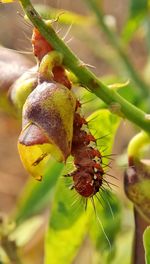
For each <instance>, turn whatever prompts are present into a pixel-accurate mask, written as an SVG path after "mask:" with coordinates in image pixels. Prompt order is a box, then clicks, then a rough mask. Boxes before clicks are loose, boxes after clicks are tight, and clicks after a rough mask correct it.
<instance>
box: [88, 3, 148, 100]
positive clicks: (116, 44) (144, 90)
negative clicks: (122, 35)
mask: <svg viewBox="0 0 150 264" xmlns="http://www.w3.org/2000/svg"><path fill="white" fill-rule="evenodd" d="M86 2H87V3H88V5H89V6H90V8H91V9H92V10H93V12H94V13H95V15H96V17H97V21H98V24H99V26H100V28H101V29H102V30H103V32H104V33H105V34H106V36H107V38H108V40H109V41H110V43H111V45H112V46H113V48H114V49H115V50H116V52H117V54H118V55H119V57H120V59H121V61H122V62H123V64H124V66H125V67H126V70H127V71H128V74H129V75H130V77H131V79H132V80H133V81H134V83H135V85H136V87H137V88H138V89H139V92H140V94H141V96H142V97H147V96H149V94H150V92H149V86H148V85H147V84H146V83H145V82H144V80H143V79H142V78H141V77H140V76H139V74H138V73H137V71H136V70H135V68H134V67H133V65H132V63H131V61H130V59H129V57H128V55H127V53H126V52H125V50H124V48H123V46H122V44H121V42H120V40H119V39H118V37H117V35H116V34H115V33H114V32H113V31H111V30H110V29H109V27H108V26H107V25H106V23H105V21H104V15H103V13H102V11H101V9H100V8H99V1H97V0H86Z"/></svg>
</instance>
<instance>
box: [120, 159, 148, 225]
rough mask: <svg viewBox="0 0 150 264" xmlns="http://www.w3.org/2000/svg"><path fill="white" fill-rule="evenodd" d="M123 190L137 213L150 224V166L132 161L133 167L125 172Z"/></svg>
mask: <svg viewBox="0 0 150 264" xmlns="http://www.w3.org/2000/svg"><path fill="white" fill-rule="evenodd" d="M124 188H125V192H126V195H127V197H128V198H129V199H130V200H131V201H132V202H133V203H134V206H135V207H136V209H137V210H138V211H139V213H140V214H141V215H142V216H143V217H144V218H145V219H146V220H147V221H148V222H150V191H149V190H150V166H149V165H147V164H146V163H144V162H141V161H139V160H134V165H133V166H130V167H129V168H128V169H127V170H126V173H125V178H124Z"/></svg>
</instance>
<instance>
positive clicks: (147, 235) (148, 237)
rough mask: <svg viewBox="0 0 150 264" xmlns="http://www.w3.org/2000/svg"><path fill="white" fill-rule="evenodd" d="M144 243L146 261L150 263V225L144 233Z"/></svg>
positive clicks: (147, 263)
mask: <svg viewBox="0 0 150 264" xmlns="http://www.w3.org/2000/svg"><path fill="white" fill-rule="evenodd" d="M143 243H144V249H145V262H146V264H149V263H150V227H147V228H146V229H145V231H144V234H143Z"/></svg>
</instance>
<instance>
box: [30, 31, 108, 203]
mask: <svg viewBox="0 0 150 264" xmlns="http://www.w3.org/2000/svg"><path fill="white" fill-rule="evenodd" d="M32 45H33V51H34V55H35V56H36V57H37V58H38V61H39V64H40V62H41V60H42V58H43V57H44V56H45V55H46V54H47V53H48V52H50V51H53V50H54V49H53V47H52V46H51V45H50V44H48V43H47V41H46V40H45V39H44V37H42V36H41V34H40V33H39V31H38V30H37V29H34V30H33V36H32ZM52 72H53V79H52V80H51V81H55V82H57V83H60V84H63V85H64V86H65V87H67V88H68V89H71V86H72V85H71V82H70V80H69V79H68V77H67V75H66V72H65V68H64V66H63V65H54V67H53V69H52ZM80 110H81V103H80V101H79V100H76V109H75V113H74V122H73V139H72V147H71V153H70V154H71V155H72V156H73V157H74V165H75V170H74V171H73V172H71V173H69V174H67V175H66V176H67V177H71V178H72V180H73V185H72V189H75V190H76V192H77V193H78V194H79V195H81V196H82V197H84V198H90V197H93V196H94V195H95V194H96V193H97V192H99V190H100V188H101V186H102V185H103V176H104V174H105V172H104V169H103V167H102V155H101V153H100V151H99V150H98V149H97V146H96V139H95V137H94V136H93V135H92V134H91V133H90V131H89V129H88V123H87V121H86V119H85V118H84V117H83V116H82V115H81V114H80Z"/></svg>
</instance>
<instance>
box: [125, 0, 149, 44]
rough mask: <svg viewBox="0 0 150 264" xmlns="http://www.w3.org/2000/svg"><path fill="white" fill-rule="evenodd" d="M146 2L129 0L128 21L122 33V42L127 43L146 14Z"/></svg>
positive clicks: (145, 0) (144, 0)
mask: <svg viewBox="0 0 150 264" xmlns="http://www.w3.org/2000/svg"><path fill="white" fill-rule="evenodd" d="M148 5H149V3H148V0H142V1H141V0H131V1H130V6H129V19H128V21H127V23H126V25H125V27H124V30H123V32H122V37H123V39H124V41H126V42H128V41H129V40H130V39H131V38H132V36H133V34H134V33H135V31H136V30H137V29H138V28H139V26H140V25H141V23H142V21H143V20H144V19H145V15H146V14H147V13H148V7H149V6H148Z"/></svg>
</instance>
